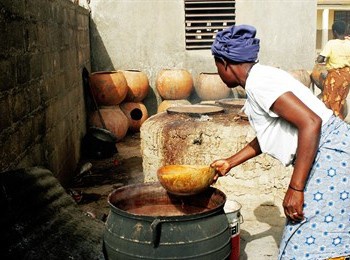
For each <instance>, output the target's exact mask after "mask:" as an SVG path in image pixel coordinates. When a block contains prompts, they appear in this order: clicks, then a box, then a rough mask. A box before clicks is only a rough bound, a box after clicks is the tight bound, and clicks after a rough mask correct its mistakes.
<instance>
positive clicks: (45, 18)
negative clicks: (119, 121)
mask: <svg viewBox="0 0 350 260" xmlns="http://www.w3.org/2000/svg"><path fill="white" fill-rule="evenodd" d="M0 38H1V40H0V71H1V73H0V111H1V116H0V158H1V159H0V171H5V170H11V169H15V168H18V167H27V166H34V165H42V166H45V167H47V168H48V169H50V170H51V171H52V172H53V173H54V174H55V175H56V177H57V178H58V179H59V180H60V181H61V182H62V183H64V182H65V181H67V180H68V179H69V178H70V175H71V174H72V173H73V172H74V170H75V168H76V165H77V163H78V161H79V159H80V142H81V138H82V137H83V135H84V133H85V129H86V127H85V125H86V115H85V106H84V97H83V87H82V76H81V75H82V74H81V72H82V68H83V67H84V66H85V67H87V68H88V69H90V67H91V66H90V43H89V42H90V40H89V11H88V10H86V9H84V8H82V7H80V6H79V5H76V4H74V3H72V1H69V0H56V1H53V0H31V1H13V0H2V1H1V2H0Z"/></svg>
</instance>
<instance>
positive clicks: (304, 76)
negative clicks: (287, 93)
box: [289, 70, 311, 88]
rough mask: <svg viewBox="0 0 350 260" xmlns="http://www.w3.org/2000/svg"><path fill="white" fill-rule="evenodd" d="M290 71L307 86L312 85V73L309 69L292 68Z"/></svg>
mask: <svg viewBox="0 0 350 260" xmlns="http://www.w3.org/2000/svg"><path fill="white" fill-rule="evenodd" d="M289 73H290V74H291V75H292V76H293V77H294V78H296V79H297V80H299V81H300V82H301V83H303V84H304V85H305V86H307V87H308V88H309V87H310V85H311V77H310V73H309V72H308V71H307V70H291V71H289Z"/></svg>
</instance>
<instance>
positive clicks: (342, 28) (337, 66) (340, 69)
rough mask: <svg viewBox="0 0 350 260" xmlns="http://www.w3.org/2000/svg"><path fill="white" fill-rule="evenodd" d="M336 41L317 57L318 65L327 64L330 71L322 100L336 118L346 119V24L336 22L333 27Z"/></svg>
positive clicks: (349, 62)
mask: <svg viewBox="0 0 350 260" xmlns="http://www.w3.org/2000/svg"><path fill="white" fill-rule="evenodd" d="M332 32H333V36H334V39H333V40H330V41H328V42H327V44H326V46H325V47H324V49H323V50H322V52H321V53H320V55H319V56H318V57H317V62H318V63H323V62H326V69H327V71H328V73H327V76H326V79H325V81H324V83H323V84H324V86H323V96H322V100H323V102H324V103H325V104H326V106H327V107H329V108H330V109H332V110H333V112H334V114H335V115H336V116H339V117H340V118H341V119H344V118H345V112H344V105H345V102H346V97H347V96H348V93H349V87H350V40H348V39H345V34H346V33H345V32H346V24H345V22H343V21H336V22H334V24H333V25H332Z"/></svg>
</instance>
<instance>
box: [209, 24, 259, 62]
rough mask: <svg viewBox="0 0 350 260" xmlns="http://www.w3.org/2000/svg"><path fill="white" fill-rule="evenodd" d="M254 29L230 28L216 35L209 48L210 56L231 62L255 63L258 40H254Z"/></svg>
mask: <svg viewBox="0 0 350 260" xmlns="http://www.w3.org/2000/svg"><path fill="white" fill-rule="evenodd" d="M255 34H256V29H255V28H254V27H253V26H250V25H237V26H231V27H229V28H227V29H225V30H222V31H220V32H218V33H217V35H216V38H215V41H214V43H213V44H212V46H211V51H212V54H213V55H214V56H216V57H220V58H225V59H227V60H229V61H233V62H238V63H240V62H255V61H256V60H257V58H258V53H259V48H260V45H259V43H260V40H259V39H257V38H255Z"/></svg>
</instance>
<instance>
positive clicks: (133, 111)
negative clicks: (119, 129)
mask: <svg viewBox="0 0 350 260" xmlns="http://www.w3.org/2000/svg"><path fill="white" fill-rule="evenodd" d="M120 109H121V110H122V111H123V113H124V114H125V115H126V117H127V118H128V120H129V130H130V131H131V132H139V131H140V127H141V125H142V123H143V122H144V121H145V120H146V119H147V118H148V112H147V108H146V106H145V105H144V104H143V103H141V102H138V103H135V102H123V103H121V104H120Z"/></svg>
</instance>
